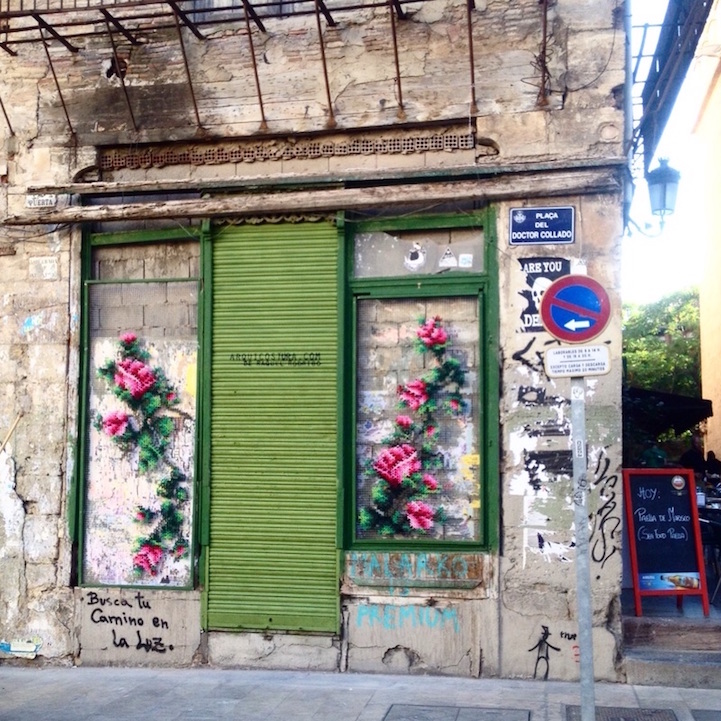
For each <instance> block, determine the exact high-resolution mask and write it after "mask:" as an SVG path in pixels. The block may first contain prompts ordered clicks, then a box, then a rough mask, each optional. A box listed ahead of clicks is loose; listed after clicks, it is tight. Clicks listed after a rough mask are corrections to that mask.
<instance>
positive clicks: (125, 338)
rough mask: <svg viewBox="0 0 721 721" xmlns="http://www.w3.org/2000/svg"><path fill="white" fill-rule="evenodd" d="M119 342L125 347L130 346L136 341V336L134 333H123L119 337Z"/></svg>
mask: <svg viewBox="0 0 721 721" xmlns="http://www.w3.org/2000/svg"><path fill="white" fill-rule="evenodd" d="M120 340H121V341H122V342H123V343H125V344H126V345H130V344H131V343H135V341H136V340H138V336H137V335H135V333H123V334H122V335H121V336H120Z"/></svg>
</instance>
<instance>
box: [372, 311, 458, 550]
mask: <svg viewBox="0 0 721 721" xmlns="http://www.w3.org/2000/svg"><path fill="white" fill-rule="evenodd" d="M415 336H416V337H415V340H414V347H415V350H416V351H417V352H418V353H420V354H422V355H424V356H425V358H426V361H425V367H426V371H425V372H424V373H423V374H422V375H421V376H420V377H418V378H413V379H410V380H408V381H407V382H405V383H402V384H400V385H399V386H398V387H397V389H396V395H397V403H398V406H399V408H400V411H401V412H400V413H399V414H398V415H396V417H395V420H394V421H393V424H392V431H391V433H390V435H389V436H387V437H385V438H384V439H383V440H382V445H383V446H384V447H383V448H382V449H381V450H379V451H378V452H377V453H376V454H375V455H374V456H372V457H371V458H368V459H367V460H366V461H365V464H364V469H363V474H364V475H365V477H366V479H367V480H369V481H370V482H371V483H372V487H371V490H370V499H369V501H370V502H369V503H367V504H366V505H364V506H362V507H361V508H360V511H359V515H358V522H359V527H360V529H361V531H362V532H371V533H374V534H377V535H378V536H382V537H398V536H401V537H402V536H406V537H413V536H423V535H427V534H431V533H433V532H434V529H436V526H438V525H440V524H444V523H445V522H446V520H447V511H446V508H445V507H444V505H443V503H442V502H441V497H446V498H450V497H451V496H452V489H451V488H450V484H449V482H448V474H447V473H446V472H445V471H446V470H447V469H446V468H445V466H446V465H447V462H446V457H445V454H444V453H443V452H442V451H441V449H440V448H439V445H438V444H439V440H440V435H441V427H440V426H441V425H442V424H443V420H442V419H443V418H444V417H445V418H450V419H459V418H460V417H461V416H462V414H463V409H464V404H465V401H464V398H463V395H462V388H463V386H464V384H465V383H466V370H465V369H464V368H463V367H462V365H461V362H460V361H459V360H458V358H456V357H453V356H452V355H450V354H449V352H448V351H449V345H450V341H449V335H448V332H447V331H446V329H445V328H444V325H443V322H442V319H441V317H440V316H434V317H431V318H427V319H426V318H424V319H422V321H421V322H420V326H419V327H418V328H417V329H416V331H415ZM443 434H444V436H445V440H446V442H447V441H452V440H453V439H451V438H450V429H449V428H448V427H447V425H446V426H445V427H444V428H443ZM440 474H442V475H443V477H444V479H445V481H446V482H445V483H441V482H440V481H439V476H440Z"/></svg>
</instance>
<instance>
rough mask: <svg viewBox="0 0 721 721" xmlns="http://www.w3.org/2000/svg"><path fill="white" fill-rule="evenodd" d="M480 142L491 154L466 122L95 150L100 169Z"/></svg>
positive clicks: (448, 148)
mask: <svg viewBox="0 0 721 721" xmlns="http://www.w3.org/2000/svg"><path fill="white" fill-rule="evenodd" d="M477 146H481V147H482V148H483V149H484V151H486V152H485V153H484V154H491V155H495V154H497V153H498V149H497V147H496V146H495V144H494V143H492V141H488V140H485V139H484V140H483V141H479V140H478V139H477V138H476V136H475V133H474V132H473V130H472V129H470V128H469V127H468V126H467V125H466V126H463V127H460V126H455V127H449V128H445V129H442V130H440V129H437V128H436V129H433V128H430V129H427V130H423V129H417V130H413V131H405V132H403V131H395V132H393V131H390V132H388V133H372V134H371V133H365V134H363V135H354V136H352V137H351V136H325V137H313V138H307V139H306V138H304V139H301V140H295V139H293V138H292V137H288V138H282V139H281V138H273V139H268V140H258V139H253V140H247V141H242V140H241V141H239V140H234V141H224V142H219V143H215V144H213V145H207V144H189V143H188V144H178V145H175V144H173V145H152V146H145V147H142V148H138V147H137V146H129V147H112V148H102V149H100V151H99V165H100V169H101V171H114V170H121V169H128V170H137V169H142V170H145V169H148V168H163V167H167V166H172V165H195V166H202V165H220V164H225V163H254V162H261V161H269V160H312V159H315V158H330V157H340V156H357V155H396V154H401V155H409V154H415V153H428V152H444V153H447V152H454V151H457V150H472V149H474V148H476V147H477Z"/></svg>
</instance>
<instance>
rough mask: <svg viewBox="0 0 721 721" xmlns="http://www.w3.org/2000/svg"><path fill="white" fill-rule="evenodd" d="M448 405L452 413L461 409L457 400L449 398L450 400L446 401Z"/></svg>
mask: <svg viewBox="0 0 721 721" xmlns="http://www.w3.org/2000/svg"><path fill="white" fill-rule="evenodd" d="M448 405H449V406H450V407H451V410H452V411H459V410H460V409H461V404H460V402H459V401H458V399H457V398H451V400H450V401H448Z"/></svg>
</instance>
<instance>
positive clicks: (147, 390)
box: [84, 333, 195, 585]
mask: <svg viewBox="0 0 721 721" xmlns="http://www.w3.org/2000/svg"><path fill="white" fill-rule="evenodd" d="M114 345H115V347H114V349H113V351H114V352H113V353H112V357H110V358H107V355H108V354H107V350H106V349H107V339H103V340H101V341H99V345H98V347H97V348H96V349H95V350H96V352H95V353H94V356H95V357H98V356H99V355H100V351H101V349H102V351H105V352H106V358H105V360H104V361H102V362H100V363H98V364H97V366H96V376H97V378H98V379H101V380H102V381H103V382H104V389H105V392H104V393H102V394H101V393H100V392H99V391H101V389H100V388H96V392H94V393H91V407H92V406H94V409H93V411H92V412H93V416H92V430H94V431H95V433H93V432H92V431H91V438H90V458H89V460H88V466H89V469H88V489H87V513H86V553H85V564H84V567H85V573H86V576H88V578H86V580H92V581H96V582H99V583H146V584H147V583H151V584H161V583H162V584H169V585H181V584H185V583H187V582H188V581H189V578H190V575H189V574H190V567H189V560H188V556H189V548H190V542H189V538H190V517H191V509H190V506H191V493H190V490H191V477H192V459H193V438H194V410H195V407H194V398H193V399H192V402H190V403H189V402H188V400H184V399H183V398H182V396H183V395H184V394H181V393H179V392H178V387H179V384H180V383H182V381H183V378H184V377H185V381H186V384H185V385H186V390H189V388H188V386H189V385H191V384H190V383H189V382H188V381H192V382H193V385H194V368H195V349H194V348H189V347H188V343H185V342H182V341H180V342H176V343H173V342H172V341H165V342H162V343H155V344H153V346H152V350H153V351H154V356H155V357H151V352H150V350H149V349H148V348H147V347H146V344H145V343H143V341H141V340H140V339H139V338H138V337H137V336H136V334H135V333H123V334H122V335H121V336H120V338H119V340H117V341H116V342H115V344H114ZM161 346H164V347H161ZM161 355H162V357H164V359H165V361H167V362H168V365H169V366H171V367H172V368H173V374H172V376H169V375H167V374H166V372H165V371H164V370H163V368H162V367H161V365H159V364H157V362H155V361H157V358H158V357H159V356H161ZM96 386H97V384H96ZM108 390H109V391H110V393H108ZM192 393H193V394H194V389H193V390H192ZM108 441H110V446H109V445H108ZM113 447H114V448H115V449H117V450H116V452H115V453H114V454H113V452H112V448H113Z"/></svg>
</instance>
